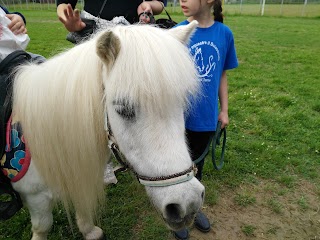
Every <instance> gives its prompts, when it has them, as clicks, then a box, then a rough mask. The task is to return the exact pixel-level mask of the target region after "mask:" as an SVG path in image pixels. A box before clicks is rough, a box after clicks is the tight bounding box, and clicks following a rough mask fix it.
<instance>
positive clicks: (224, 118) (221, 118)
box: [218, 112, 229, 129]
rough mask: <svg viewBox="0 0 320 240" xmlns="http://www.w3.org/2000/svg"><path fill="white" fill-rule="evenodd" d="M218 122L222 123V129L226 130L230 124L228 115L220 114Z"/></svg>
mask: <svg viewBox="0 0 320 240" xmlns="http://www.w3.org/2000/svg"><path fill="white" fill-rule="evenodd" d="M218 120H219V121H220V122H221V129H223V128H225V127H226V126H227V125H228V124H229V116H228V113H225V112H220V114H219V117H218Z"/></svg>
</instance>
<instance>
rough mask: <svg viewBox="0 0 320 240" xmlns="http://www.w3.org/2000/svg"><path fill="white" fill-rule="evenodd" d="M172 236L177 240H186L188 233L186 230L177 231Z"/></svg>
mask: <svg viewBox="0 0 320 240" xmlns="http://www.w3.org/2000/svg"><path fill="white" fill-rule="evenodd" d="M173 235H174V237H175V238H176V239H178V240H188V239H189V231H188V229H186V228H184V229H182V230H179V231H176V232H173Z"/></svg>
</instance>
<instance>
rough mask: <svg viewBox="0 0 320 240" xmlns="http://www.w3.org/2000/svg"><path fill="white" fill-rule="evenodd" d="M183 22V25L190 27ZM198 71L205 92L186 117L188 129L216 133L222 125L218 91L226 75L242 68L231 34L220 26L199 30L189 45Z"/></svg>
mask: <svg viewBox="0 0 320 240" xmlns="http://www.w3.org/2000/svg"><path fill="white" fill-rule="evenodd" d="M187 24H189V22H188V21H187V20H186V21H183V22H181V23H179V24H178V25H177V26H179V25H187ZM188 48H189V51H190V53H191V55H192V56H193V59H194V61H195V63H196V66H197V70H198V80H199V81H201V86H202V89H201V90H202V91H201V93H200V96H199V98H197V99H191V104H192V107H191V109H190V110H189V111H188V112H187V113H186V114H185V115H186V129H189V130H191V131H196V132H205V131H215V130H216V127H217V122H218V115H219V105H218V91H219V86H220V79H221V76H222V72H223V71H225V70H229V69H233V68H236V67H237V66H238V60H237V55H236V50H235V47H234V38H233V34H232V32H231V30H230V29H229V28H228V27H227V26H226V25H224V24H223V23H220V22H217V21H216V22H214V24H213V25H212V26H211V27H208V28H199V27H198V28H197V29H196V31H195V33H194V35H193V36H192V37H191V40H190V42H189V45H188Z"/></svg>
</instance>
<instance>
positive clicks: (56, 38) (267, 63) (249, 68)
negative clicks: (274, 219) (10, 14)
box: [0, 10, 320, 240]
mask: <svg viewBox="0 0 320 240" xmlns="http://www.w3.org/2000/svg"><path fill="white" fill-rule="evenodd" d="M24 13H25V15H26V17H27V21H28V24H27V27H28V31H29V36H30V38H31V42H30V44H29V46H28V50H29V51H31V52H34V53H38V54H42V55H44V56H45V57H50V56H52V55H54V54H56V53H57V52H59V51H61V50H62V49H65V48H68V47H71V46H72V44H70V43H68V42H67V41H66V40H65V36H66V34H67V32H66V30H65V29H64V28H63V27H62V25H61V24H60V23H59V22H58V20H57V18H56V15H55V11H41V12H39V11H38V12H37V11H33V10H25V11H24ZM172 17H173V18H174V20H176V21H181V20H183V19H184V17H183V16H182V15H178V14H173V16H172ZM225 24H227V25H228V26H229V27H230V28H231V29H232V31H233V33H234V36H235V43H236V48H237V54H238V58H239V63H240V66H239V68H237V69H236V70H232V71H230V72H229V73H228V81H229V116H230V125H229V127H228V138H227V149H226V155H225V165H224V167H223V169H222V170H221V171H216V170H213V167H212V163H211V161H210V156H209V157H208V159H207V161H206V164H205V168H204V177H203V183H204V185H205V186H206V204H207V205H209V206H211V207H215V204H216V203H217V201H219V192H220V191H221V190H222V189H231V190H232V189H237V187H239V186H240V184H243V185H245V184H255V183H257V182H259V179H265V180H273V181H275V182H276V183H277V184H279V185H281V186H282V188H283V191H284V192H285V190H291V191H292V190H294V189H295V187H296V185H297V184H298V183H299V182H300V181H299V180H300V179H303V180H306V181H309V182H311V183H313V184H315V185H316V186H320V178H319V175H320V135H319V128H320V103H319V96H320V76H319V66H318V63H319V62H320V55H319V52H320V44H319V39H320V31H319V26H320V19H319V18H284V17H282V18H276V17H255V16H227V17H226V18H225ZM118 180H119V183H118V184H117V185H116V186H114V187H109V188H107V190H106V195H107V199H108V200H107V206H106V207H104V208H103V209H102V210H101V220H100V226H102V228H103V230H104V231H105V232H106V233H107V236H108V239H111V240H112V239H116V240H127V239H133V240H134V239H155V240H157V239H158V240H163V239H169V238H170V233H169V231H168V230H167V229H166V227H165V225H164V224H163V222H162V220H161V219H160V217H159V216H158V214H157V212H156V211H155V210H154V208H153V207H152V206H151V204H150V203H149V201H148V199H147V196H146V194H145V192H144V189H143V187H142V186H140V185H139V184H138V183H137V181H136V180H135V178H134V177H133V176H132V175H131V174H130V173H128V172H126V173H121V174H120V175H118ZM271 189H272V186H271ZM265 191H268V189H266V190H265ZM317 194H318V196H320V189H318V193H317ZM235 197H236V195H235ZM306 200H307V198H304V197H302V198H301V199H297V200H296V202H298V203H299V205H300V206H301V208H302V209H304V208H306V207H307V206H308V202H307V201H306ZM236 201H237V202H238V203H239V204H240V205H241V204H245V205H246V204H254V198H253V196H249V195H248V196H240V195H239V199H238V200H236ZM266 204H267V205H268V206H269V207H270V208H271V209H272V211H274V212H276V213H281V210H282V209H283V207H284V206H282V203H281V201H280V200H278V199H276V198H271V199H269V200H267V202H266ZM30 230H31V224H30V219H29V213H28V212H27V211H26V209H23V210H22V211H21V212H19V213H18V214H17V215H16V216H15V217H13V218H12V219H10V220H8V221H6V222H3V223H0V239H14V240H16V239H22V240H25V239H30V238H31V231H30ZM254 230H255V227H254V226H251V225H246V226H244V227H243V228H242V231H243V232H244V233H245V234H247V235H248V236H251V235H254ZM270 233H271V234H276V229H270ZM49 239H51V240H58V239H59V240H60V239H81V235H80V233H79V232H78V230H77V228H76V226H75V225H74V226H73V227H72V228H71V227H70V226H69V224H68V221H67V218H66V215H65V213H64V211H63V210H61V208H59V207H57V208H56V209H55V211H54V226H53V229H52V230H51V232H50V235H49Z"/></svg>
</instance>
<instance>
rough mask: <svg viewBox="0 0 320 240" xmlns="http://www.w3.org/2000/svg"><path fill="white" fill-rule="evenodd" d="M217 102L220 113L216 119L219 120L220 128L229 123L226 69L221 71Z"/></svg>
mask: <svg viewBox="0 0 320 240" xmlns="http://www.w3.org/2000/svg"><path fill="white" fill-rule="evenodd" d="M219 102H220V113H219V117H218V119H219V121H221V128H224V127H226V126H227V125H228V124H229V115H228V80H227V71H223V73H222V76H221V80H220V87H219Z"/></svg>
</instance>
